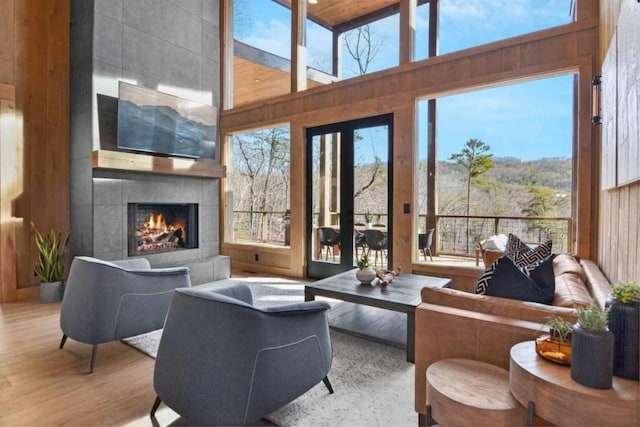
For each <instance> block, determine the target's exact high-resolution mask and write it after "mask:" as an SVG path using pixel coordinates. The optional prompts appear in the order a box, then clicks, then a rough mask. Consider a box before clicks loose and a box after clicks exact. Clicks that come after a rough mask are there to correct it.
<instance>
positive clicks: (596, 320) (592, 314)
mask: <svg viewBox="0 0 640 427" xmlns="http://www.w3.org/2000/svg"><path fill="white" fill-rule="evenodd" d="M576 311H577V312H578V325H580V327H581V328H582V329H587V330H590V331H606V330H607V327H608V318H609V308H606V309H604V310H601V309H600V308H598V307H597V306H596V305H595V304H593V303H592V304H591V305H590V306H589V307H577V308H576Z"/></svg>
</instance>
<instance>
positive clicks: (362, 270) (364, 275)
mask: <svg viewBox="0 0 640 427" xmlns="http://www.w3.org/2000/svg"><path fill="white" fill-rule="evenodd" d="M375 278H376V271H375V270H374V269H373V267H370V266H369V256H368V254H367V252H366V251H363V252H362V256H361V257H360V258H359V259H358V269H357V270H356V279H358V280H359V281H360V284H362V285H370V284H371V282H372V281H373V279H375Z"/></svg>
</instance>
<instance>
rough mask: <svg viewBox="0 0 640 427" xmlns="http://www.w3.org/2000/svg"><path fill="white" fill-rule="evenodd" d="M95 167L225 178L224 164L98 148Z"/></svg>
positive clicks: (95, 154)
mask: <svg viewBox="0 0 640 427" xmlns="http://www.w3.org/2000/svg"><path fill="white" fill-rule="evenodd" d="M92 160H93V168H94V169H108V170H118V171H127V172H139V173H157V174H168V175H182V176H196V177H202V178H224V177H226V176H227V168H226V166H224V165H217V164H211V163H206V162H198V161H195V160H192V159H177V158H170V157H157V156H150V155H146V154H134V153H124V152H121V151H108V150H96V151H94V152H93V156H92Z"/></svg>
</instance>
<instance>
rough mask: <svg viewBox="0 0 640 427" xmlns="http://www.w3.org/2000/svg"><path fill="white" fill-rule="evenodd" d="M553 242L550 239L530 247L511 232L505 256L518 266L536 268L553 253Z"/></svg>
mask: <svg viewBox="0 0 640 427" xmlns="http://www.w3.org/2000/svg"><path fill="white" fill-rule="evenodd" d="M552 245H553V242H552V241H551V240H548V241H546V242H544V243H543V244H541V245H539V246H538V247H536V248H533V249H532V248H530V247H529V246H527V245H526V244H525V243H524V242H523V241H522V240H520V239H519V238H518V237H517V236H515V235H514V234H511V233H509V237H508V240H507V247H506V250H505V253H504V254H505V256H506V257H508V258H510V259H511V260H512V261H513V262H514V263H515V265H517V266H518V267H528V269H529V270H533V269H535V268H536V267H537V266H538V265H539V264H540V263H541V262H542V261H543V260H544V259H545V258H546V257H548V256H549V255H551V248H552Z"/></svg>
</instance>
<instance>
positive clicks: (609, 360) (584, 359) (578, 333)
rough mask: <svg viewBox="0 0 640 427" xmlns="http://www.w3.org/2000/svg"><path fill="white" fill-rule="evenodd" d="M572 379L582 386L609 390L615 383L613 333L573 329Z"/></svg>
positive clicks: (578, 326)
mask: <svg viewBox="0 0 640 427" xmlns="http://www.w3.org/2000/svg"><path fill="white" fill-rule="evenodd" d="M571 378H572V379H573V380H574V381H575V382H577V383H580V384H582V385H585V386H587V387H591V388H597V389H609V388H611V385H612V382H613V334H612V333H611V331H609V330H606V331H593V330H589V329H583V328H581V327H580V325H579V324H576V325H575V326H574V327H573V332H572V337H571Z"/></svg>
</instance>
